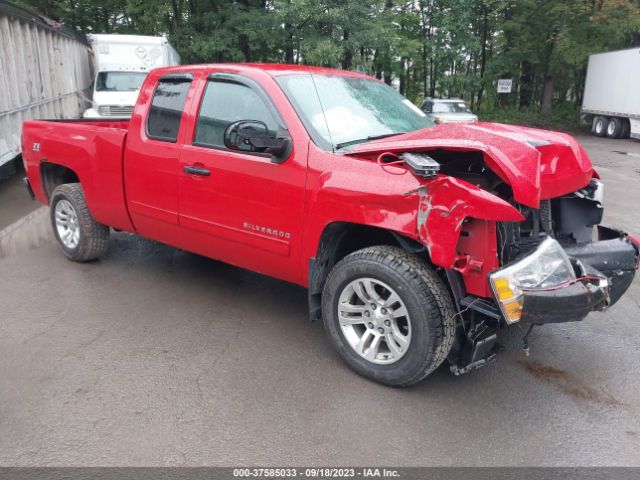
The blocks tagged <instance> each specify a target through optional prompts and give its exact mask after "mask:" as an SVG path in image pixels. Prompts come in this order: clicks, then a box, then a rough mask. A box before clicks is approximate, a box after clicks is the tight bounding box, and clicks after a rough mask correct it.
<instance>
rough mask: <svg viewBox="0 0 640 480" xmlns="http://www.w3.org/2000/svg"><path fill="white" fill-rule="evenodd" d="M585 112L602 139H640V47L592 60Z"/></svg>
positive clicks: (593, 56) (583, 106) (588, 76)
mask: <svg viewBox="0 0 640 480" xmlns="http://www.w3.org/2000/svg"><path fill="white" fill-rule="evenodd" d="M582 113H583V114H585V115H587V118H591V121H592V123H591V130H592V131H593V133H595V134H596V135H598V136H600V137H604V136H607V137H609V138H629V137H631V138H637V139H640V48H630V49H627V50H618V51H615V52H607V53H597V54H594V55H591V56H590V57H589V66H588V67H587V79H586V83H585V88H584V98H583V101H582Z"/></svg>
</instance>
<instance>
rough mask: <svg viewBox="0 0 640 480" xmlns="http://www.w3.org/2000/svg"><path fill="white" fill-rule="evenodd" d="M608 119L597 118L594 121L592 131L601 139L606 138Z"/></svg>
mask: <svg viewBox="0 0 640 480" xmlns="http://www.w3.org/2000/svg"><path fill="white" fill-rule="evenodd" d="M607 123H608V122H607V118H606V117H601V116H597V117H595V118H594V119H593V127H592V129H591V130H592V131H593V133H595V134H596V135H597V136H599V137H604V136H605V135H606V134H607Z"/></svg>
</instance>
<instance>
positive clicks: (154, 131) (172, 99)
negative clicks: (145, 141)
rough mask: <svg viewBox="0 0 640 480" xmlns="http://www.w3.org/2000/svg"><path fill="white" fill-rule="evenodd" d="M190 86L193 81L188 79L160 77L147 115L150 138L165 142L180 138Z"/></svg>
mask: <svg viewBox="0 0 640 480" xmlns="http://www.w3.org/2000/svg"><path fill="white" fill-rule="evenodd" d="M190 86H191V82H190V81H186V80H180V81H176V80H173V79H172V80H162V79H160V81H159V82H158V86H157V87H156V91H155V93H154V94H153V100H152V101H151V108H150V109H149V116H148V117H147V135H148V136H149V137H150V138H153V139H154V140H162V141H165V142H175V141H176V140H177V139H178V130H179V129H180V120H181V119H182V111H183V110H184V103H185V101H186V99H187V92H188V91H189V87H190Z"/></svg>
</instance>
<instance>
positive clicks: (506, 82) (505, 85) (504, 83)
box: [498, 78, 513, 93]
mask: <svg viewBox="0 0 640 480" xmlns="http://www.w3.org/2000/svg"><path fill="white" fill-rule="evenodd" d="M512 84H513V79H512V78H501V79H499V80H498V93H511V85H512Z"/></svg>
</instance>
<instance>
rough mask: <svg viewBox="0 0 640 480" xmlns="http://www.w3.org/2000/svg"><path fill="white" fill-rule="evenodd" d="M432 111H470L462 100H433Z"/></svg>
mask: <svg viewBox="0 0 640 480" xmlns="http://www.w3.org/2000/svg"><path fill="white" fill-rule="evenodd" d="M433 113H471V110H469V107H467V106H466V105H465V104H464V102H434V103H433Z"/></svg>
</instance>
